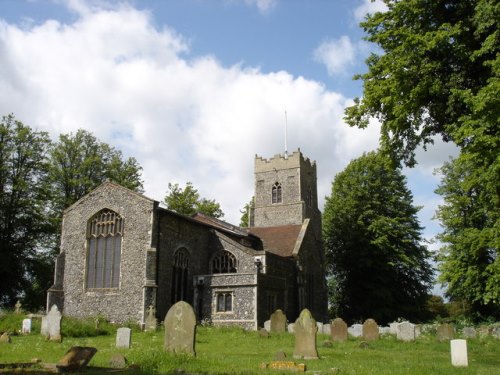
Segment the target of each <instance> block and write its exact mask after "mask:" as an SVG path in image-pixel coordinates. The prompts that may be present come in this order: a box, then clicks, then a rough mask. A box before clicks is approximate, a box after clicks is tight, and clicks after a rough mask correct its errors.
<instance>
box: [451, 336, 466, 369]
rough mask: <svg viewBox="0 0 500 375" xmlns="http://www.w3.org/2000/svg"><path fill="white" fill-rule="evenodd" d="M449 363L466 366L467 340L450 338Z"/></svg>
mask: <svg viewBox="0 0 500 375" xmlns="http://www.w3.org/2000/svg"><path fill="white" fill-rule="evenodd" d="M450 346H451V364H452V365H453V366H455V367H459V366H460V367H467V366H468V365H469V362H468V360H467V340H451V341H450Z"/></svg>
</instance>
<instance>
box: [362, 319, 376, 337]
mask: <svg viewBox="0 0 500 375" xmlns="http://www.w3.org/2000/svg"><path fill="white" fill-rule="evenodd" d="M363 339H365V340H366V341H375V340H378V339H379V333H378V325H377V322H376V321H375V320H373V319H366V320H365V322H364V323H363Z"/></svg>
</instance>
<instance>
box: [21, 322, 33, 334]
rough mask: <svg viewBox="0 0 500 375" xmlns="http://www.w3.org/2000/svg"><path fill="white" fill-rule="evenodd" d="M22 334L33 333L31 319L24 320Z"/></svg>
mask: <svg viewBox="0 0 500 375" xmlns="http://www.w3.org/2000/svg"><path fill="white" fill-rule="evenodd" d="M21 332H22V333H31V319H23V328H22V330H21Z"/></svg>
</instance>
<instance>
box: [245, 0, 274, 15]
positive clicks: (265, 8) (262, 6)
mask: <svg viewBox="0 0 500 375" xmlns="http://www.w3.org/2000/svg"><path fill="white" fill-rule="evenodd" d="M245 2H246V3H247V4H250V5H256V6H257V8H258V9H259V11H260V12H261V13H264V14H266V13H269V12H270V11H271V10H272V9H273V8H274V7H275V6H276V5H277V4H278V0H245Z"/></svg>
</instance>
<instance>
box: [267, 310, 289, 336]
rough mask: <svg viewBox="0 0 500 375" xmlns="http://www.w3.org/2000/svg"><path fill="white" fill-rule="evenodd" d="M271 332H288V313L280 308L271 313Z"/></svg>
mask: <svg viewBox="0 0 500 375" xmlns="http://www.w3.org/2000/svg"><path fill="white" fill-rule="evenodd" d="M270 328H271V332H286V315H285V314H284V313H283V311H281V310H280V309H278V310H276V311H275V312H273V313H272V314H271V323H270Z"/></svg>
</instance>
